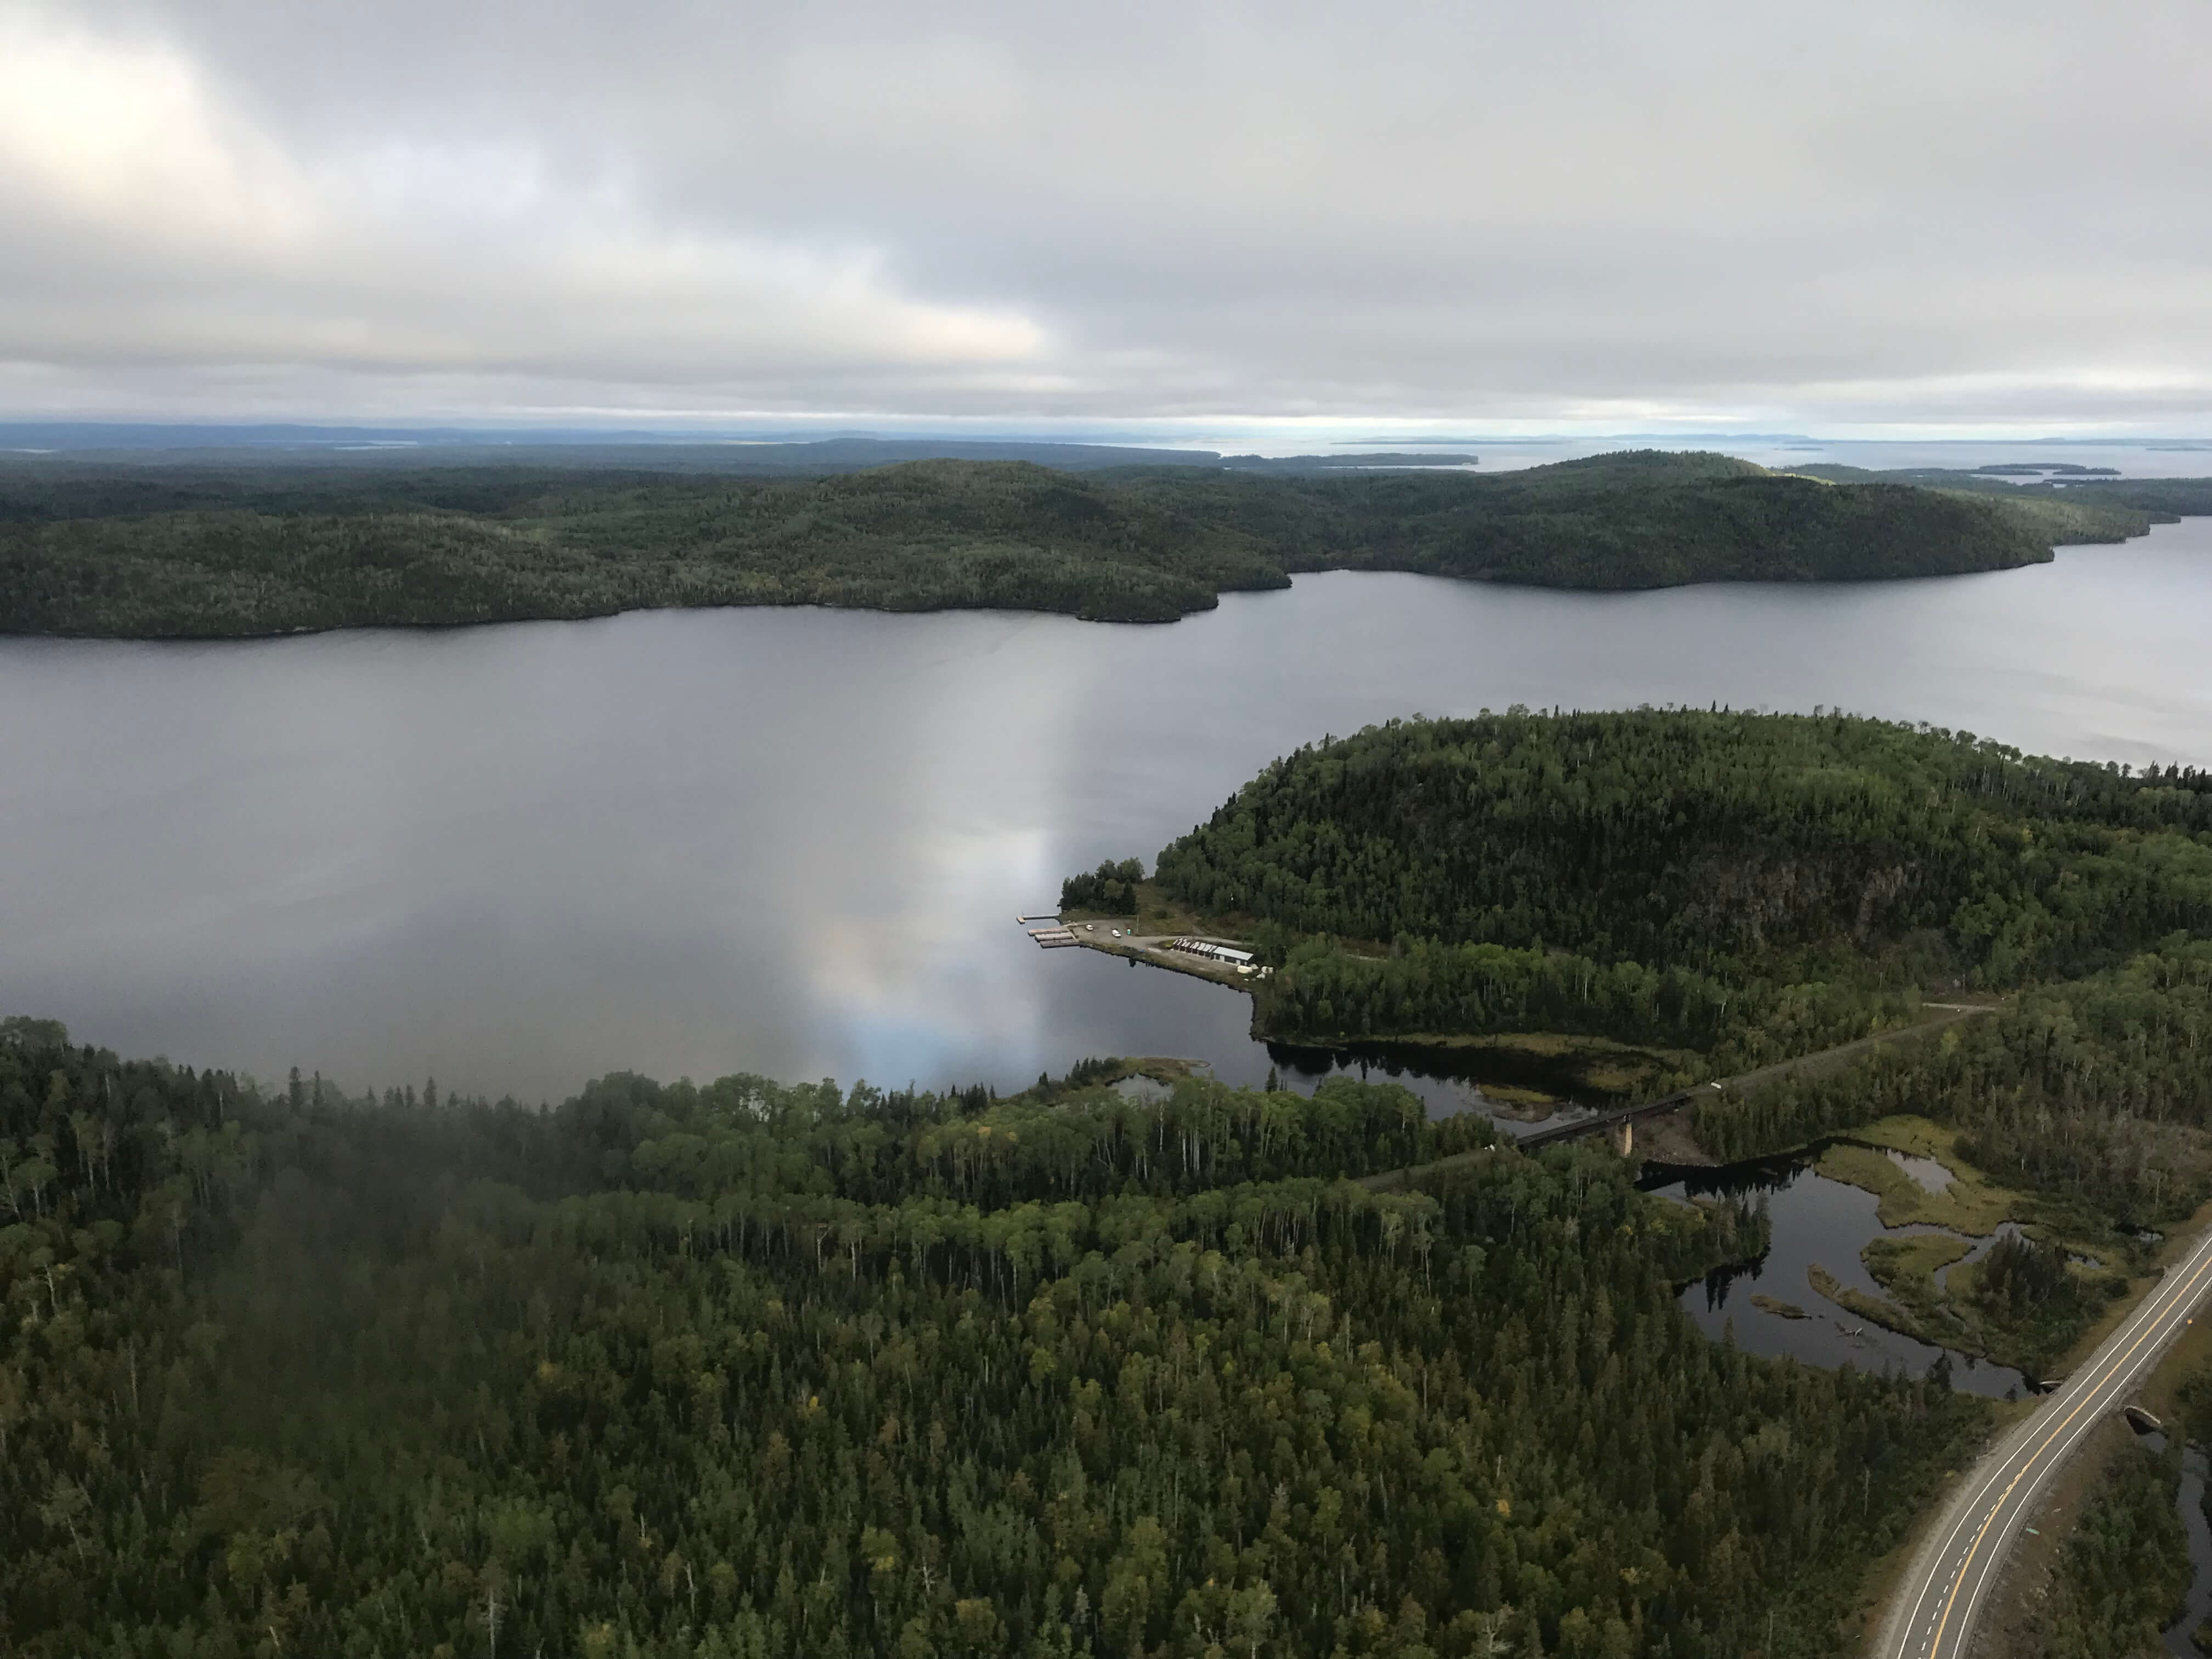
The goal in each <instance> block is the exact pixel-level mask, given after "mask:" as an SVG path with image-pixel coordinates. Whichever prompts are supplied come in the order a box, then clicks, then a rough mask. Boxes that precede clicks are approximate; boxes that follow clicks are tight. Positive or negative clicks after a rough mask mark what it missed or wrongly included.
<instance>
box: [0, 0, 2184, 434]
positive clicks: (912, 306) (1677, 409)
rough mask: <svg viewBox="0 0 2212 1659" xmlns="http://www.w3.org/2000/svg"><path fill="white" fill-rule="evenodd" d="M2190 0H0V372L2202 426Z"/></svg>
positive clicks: (862, 406) (766, 408) (92, 387)
mask: <svg viewBox="0 0 2212 1659" xmlns="http://www.w3.org/2000/svg"><path fill="white" fill-rule="evenodd" d="M2208 140H2212V13H2208V12H2207V11H2206V10H2205V9H2203V7H2202V6H2201V4H2197V3H2195V0H2186V3H2173V4H2158V3H2139V4H2136V5H2133V6H2130V7H2129V8H2127V9H2125V11H2124V13H2123V14H2121V15H2117V16H2114V15H2106V14H2099V13H2093V12H2088V11H2085V10H2083V9H2081V8H2080V7H2078V6H2063V7H2062V6H2060V5H2057V4H2043V3H2027V4H2021V5H2016V6H2014V7H2011V8H2008V9H2005V10H2004V11H2003V12H2002V13H1994V14H1993V13H1992V12H1991V11H1990V9H1988V8H1987V7H1986V6H1980V5H1976V6H1967V5H1963V4H1943V3H1932V0H1912V3H1892V0H1871V3H1867V4H1863V5H1860V6H1857V7H1855V8H1852V9H1850V10H1849V11H1847V12H1842V13H1838V12H1826V13H1822V14H1819V15H1815V14H1814V13H1812V12H1810V11H1808V10H1800V11H1797V12H1796V13H1790V12H1789V11H1788V10H1787V9H1777V8H1772V7H1767V6H1753V5H1750V4H1740V3H1733V0H1729V3H1713V0H1686V3H1684V4H1682V5H1678V6H1675V7H1671V8H1666V9H1658V8H1652V7H1650V6H1646V5H1636V4H1626V3H1621V4H1605V3H1589V0H1566V3H1560V4H1557V5H1552V6H1547V7H1541V8H1521V7H1515V8H1506V7H1492V8H1471V7H1467V6H1464V5H1436V6H1423V5H1412V6H1406V7H1400V8H1397V9H1394V10H1393V12H1392V13H1391V14H1390V15H1388V16H1383V17H1370V16H1364V15H1354V14H1352V13H1348V12H1346V11H1345V10H1344V9H1342V8H1328V9H1324V8H1321V7H1317V6H1311V7H1308V6H1297V5H1289V6H1285V5H1274V6H1269V7H1267V8H1260V7H1256V6H1250V7H1235V6H1223V7H1215V8H1211V9H1203V10H1200V11H1192V10H1190V9H1174V8H1169V7H1166V6H1154V7H1146V6H1138V7H1119V8H1106V9H1098V8H1093V9H1088V10H1082V9H1066V10H1063V11H1062V12H1060V13H1054V12H1052V11H1050V10H1049V9H1046V10H1043V11H1040V10H1039V9H1036V8H1017V7H1013V6H1011V5H1005V6H994V5H989V4H975V3H969V4H958V3H956V4H953V5H950V6H945V7H936V8H929V9H915V8H910V7H890V6H870V5H867V4H855V5H848V6H844V7H839V8H810V7H799V6H788V5H786V6H775V5H763V6H757V7H750V8H729V7H714V6H708V5H703V4H698V3H691V0H631V3H626V4H624V5H623V6H621V7H613V6H608V5H605V4H603V3H601V4H590V5H585V4H571V5H567V6H563V5H562V4H560V3H558V0H551V3H548V4H546V5H544V6H540V7H533V8H529V9H520V10H517V9H491V8H450V7H447V6H444V5H433V4H430V3H428V0H384V3H372V4H362V3H358V0H354V3H345V4H340V3H337V0H285V3H278V0H194V3H189V4H186V3H174V4H163V3H159V0H142V3H102V0H84V3H77V4H74V5H71V6H70V7H68V8H67V9H61V8H58V7H48V6H43V5H34V4H27V3H24V0H0V222H5V223H6V224H7V226H8V227H9V234H8V236H7V237H5V238H4V239H0V411H4V412H9V413H18V414H27V413H46V412H62V411H68V412H79V413H101V412H108V413H130V414H159V413H179V414H209V415H213V414H255V415H264V416H280V415H285V414H299V415H313V416H329V415H338V414H360V415H389V416H463V417H465V416H495V417H513V416H532V415H543V416H573V415H574V413H576V412H578V411H592V412H593V413H596V414H608V413H620V412H623V411H629V412H634V413H637V414H640V415H646V414H653V413H660V412H678V413H681V414H682V415H683V416H685V417H686V418H691V419H698V418H709V419H711V418H715V417H717V416H727V417H736V416H743V415H748V414H763V415H791V416H798V415H804V414H818V413H824V412H848V413H853V414H860V415H865V414H870V413H878V414H882V415H885V416H946V417H960V418H967V419H973V418H976V417H996V418H1001V419H1004V420H1006V421H1008V422H1020V421H1036V422H1055V421H1058V422H1101V421H1124V422H1127V421H1137V422H1141V421H1144V420H1148V419H1150V420H1162V421H1164V420H1170V419H1189V418H1209V419H1211V418H1243V417H1249V418H1254V419H1268V418H1280V417H1290V416H1343V417H1346V418H1353V419H1357V418H1363V417H1383V416H1406V417H1417V418H1423V419H1462V420H1471V421H1478V422H1529V423H1542V422H1563V421H1577V422H1606V421H1607V420H1616V421H1625V422H1668V421H1681V422H1691V423H1696V422H1707V421H1725V422H1750V423H1754V424H1759V425H1772V424H1777V423H1781V424H1790V425H1799V426H1818V427H1825V428H1844V427H1852V428H1864V429H1875V428H1882V427H1885V426H1913V427H1923V428H1940V427H1943V426H1947V425H1953V426H1958V427H1962V428H1981V429H1985V430H1987V429H1996V428H2028V429H2032V428H2045V427H2048V428H2061V427H2075V428H2107V429H2116V430H2124V429H2128V428H2135V429H2142V430H2163V431H2179V430H2194V429H2201V428H2203V426H2204V425H2205V424H2207V421H2208V416H2212V305H2208V301H2207V297H2206V296H2207V295H2212V283H2208V280H2207V279H2208V277H2212V215H2207V214H2205V213H2204V212H2203V209H2202V205H2201V195H2202V184H2201V176H2202V173H2203V167H2204V165H2205V162H2206V160H2207V156H2208V153H2212V144H2209V143H2208Z"/></svg>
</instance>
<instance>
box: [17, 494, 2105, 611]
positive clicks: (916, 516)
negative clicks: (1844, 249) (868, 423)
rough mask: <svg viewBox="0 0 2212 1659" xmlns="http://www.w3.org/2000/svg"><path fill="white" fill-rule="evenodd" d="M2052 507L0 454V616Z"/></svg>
mask: <svg viewBox="0 0 2212 1659" xmlns="http://www.w3.org/2000/svg"><path fill="white" fill-rule="evenodd" d="M2064 505H2065V507H2066V508H2067V510H2068V513H2069V514H2070V515H2071V516H2070V517H2069V518H2068V519H2067V520H2066V521H2065V522H2064V523H2058V522H2057V521H2055V520H2051V512H2052V511H2055V510H2056V509H2055V508H2053V509H2037V508H2035V507H2034V506H2033V503H2012V502H2008V501H2004V500H2001V499H1998V498H1996V497H1990V496H1984V495H1972V494H1963V495H1962V494H1960V493H1958V492H1955V491H1943V490H1934V489H1919V488H1916V487H1912V486H1910V485H1905V484H1899V483H1845V484H1837V483H1823V482H1818V481H1815V480H1814V479H1811V478H1807V477H1795V476H1789V475H1781V474H1774V473H1770V472H1767V471H1765V470H1764V469H1762V468H1759V467H1756V466H1753V465H1751V464H1750V463H1748V462H1742V461H1735V460H1730V459H1727V458H1725V457H1722V456H1717V455H1675V454H1662V453H1655V452H1640V453H1626V454H1620V455H1612V456H1599V457H1595V458H1591V459H1586V460H1576V461H1569V462H1563V463H1559V464H1558V465H1551V466H1544V467H1534V468H1529V469H1527V470H1525V471H1516V472H1505V473H1493V474H1474V473H1468V472H1464V471H1456V470H1443V471H1434V470H1415V471H1359V472H1357V473H1353V474H1350V475H1346V469H1343V468H1322V469H1320V470H1319V471H1314V470H1311V469H1308V470H1304V471H1298V472H1295V473H1282V474H1278V473H1275V472H1273V471H1267V470H1254V469H1252V468H1249V467H1244V466H1241V465H1238V466H1217V467H1196V466H1151V467H1144V466H1139V467H1125V468H1113V469H1104V470H1094V471H1082V472H1071V471H1059V470H1055V469H1053V468H1049V467H1045V466H1041V465H1035V464H1033V463H1031V462H1027V461H1011V460H1010V461H979V460H933V461H911V462H906V463H902V464H899V465H890V466H884V467H877V468H872V469H869V470H866V471H857V472H839V473H835V474H833V475H832V476H826V477H733V476H729V475H727V474H717V473H712V472H705V473H702V472H700V471H660V472H647V471H641V470H639V469H638V468H637V467H636V466H635V465H631V466H629V467H627V468H624V469H623V470H615V469H611V468H609V467H606V466H605V465H599V466H592V467H579V468H576V469H573V470H568V471H563V470H561V469H558V468H548V467H545V466H544V465H514V466H508V467H496V466H452V467H441V468H435V469H428V470H421V471H393V470H391V469H389V468H387V467H378V468H374V469H342V470H321V471H314V470H270V469H265V468H264V469H246V470H240V471H225V470H222V469H218V468H214V467H211V466H207V465H198V466H192V467H185V468H160V467H147V466H132V467H129V468H120V467H117V468H88V467H86V466H84V465H81V464H72V465H69V466H67V467H64V468H61V469H59V470H56V469H54V468H52V467H38V466H30V467H25V466H20V465H18V466H11V467H9V468H8V469H6V470H5V471H0V632H9V633H37V634H73V635H124V636H158V637H171V636H175V637H185V636H191V637H221V636H230V635H259V634H274V633H289V632H296V631H300V630H302V629H327V628H343V627H359V626H368V625H408V626H413V625H431V624H450V623H480V622H496V621H510V620H519V619H523V618H532V617H592V616H604V615H608V614H611V613H612V612H615V611H625V610H634V609H639V608H645V607H660V606H683V605H842V606H853V607H862V608H867V609H874V610H888V611H925V610H945V609H954V608H969V609H1016V610H1030V611H1060V612H1064V613H1066V614H1069V615H1073V616H1079V617H1089V618H1093V619H1097V620H1103V621H1118V622H1171V621H1174V620H1175V619H1176V617H1181V616H1183V615H1186V614H1188V613H1189V612H1191V611H1200V610H1205V609H1208V608H1210V607H1212V605H1215V604H1216V603H1217V602H1218V595H1219V594H1221V593H1222V592H1227V591H1234V590H1247V589H1258V588H1269V587H1282V586H1287V585H1288V584H1289V581H1290V579H1291V575H1292V574H1296V573H1297V572H1300V571H1309V570H1324V569H1373V570H1402V571H1413V572H1418V573H1421V574H1431V575H1440V576H1452V577H1460V578H1466V579H1470V580H1488V581H1510V582H1521V583H1534V584H1537V585H1540V586H1567V587H1587V588H1634V587H1655V586H1670V585H1673V584H1676V583H1681V582H1693V581H1716V580H1862V579H1871V578H1882V577H1897V576H1912V575H1928V574H1941V573H1949V572H1960V571H1970V570H1993V569H2003V568H2011V567H2014V566H2017V565H2021V564H2026V563H2032V562H2038V561H2041V560H2047V559H2048V558H2049V557H2050V556H2051V555H2050V547H2051V542H2052V541H2053V540H2054V539H2066V538H2083V537H2105V538H2111V537H2116V536H2118V535H2120V534H2124V533H2132V532H2134V531H2136V529H2139V528H2140V526H2136V524H2135V523H2134V517H2133V515H2130V514H2126V513H2122V514H2121V515H2120V517H2119V518H2117V519H2115V518H2114V517H2113V515H2112V513H2111V512H2106V513H2102V514H2100V513H2098V512H2097V511H2095V510H2093V509H2092V508H2091V507H2086V506H2081V505H2080V504H2078V503H2075V502H2073V501H2071V498H2069V501H2067V502H2066V503H2065V504H2064ZM2039 512H2040V513H2041V516H2039V515H2038V514H2039ZM2075 520H2081V522H2078V523H2077V522H2075ZM2090 520H2094V522H2090Z"/></svg>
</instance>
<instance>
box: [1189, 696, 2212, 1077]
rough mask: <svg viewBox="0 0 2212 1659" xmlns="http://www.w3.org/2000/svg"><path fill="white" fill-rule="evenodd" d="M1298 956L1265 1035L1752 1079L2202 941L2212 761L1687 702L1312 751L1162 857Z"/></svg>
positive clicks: (1450, 725)
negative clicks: (1936, 1011) (2031, 751)
mask: <svg viewBox="0 0 2212 1659" xmlns="http://www.w3.org/2000/svg"><path fill="white" fill-rule="evenodd" d="M1154 879H1155V880H1156V882H1157V884H1158V887H1159V889H1160V890H1162V891H1164V893H1166V894H1167V895H1170V896H1171V897H1172V898H1173V899H1174V900H1175V901H1176V902H1179V903H1181V904H1183V905H1186V906H1188V907H1189V908H1191V909H1193V910H1194V911H1195V912H1196V913H1198V914H1200V915H1204V916H1206V917H1210V918H1212V919H1214V920H1215V921H1217V923H1218V925H1219V926H1220V927H1222V928H1223V929H1225V930H1229V931H1232V932H1241V933H1244V934H1246V935H1247V936H1249V937H1251V938H1252V939H1255V941H1256V942H1257V943H1258V944H1259V945H1260V946H1261V949H1262V951H1263V953H1264V954H1265V955H1266V956H1267V958H1268V959H1269V960H1271V961H1273V962H1274V963H1277V964H1278V967H1277V972H1276V974H1275V975H1274V977H1273V981H1271V982H1270V983H1269V985H1268V986H1267V987H1265V988H1264V989H1263V990H1262V991H1261V993H1260V996H1259V1002H1258V1012H1257V1018H1258V1023H1259V1026H1260V1029H1261V1030H1262V1032H1263V1033H1264V1034H1265V1035H1267V1036H1280V1037H1285V1038H1299V1039H1306V1040H1321V1041H1328V1040H1332V1039H1345V1038H1369V1037H1383V1036H1408V1035H1422V1034H1428V1035H1437V1034H1449V1033H1485V1032H1496V1031H1514V1030H1547V1031H1555V1032H1566V1033H1579V1034H1584V1035H1590V1036H1607V1037H1613V1038H1617V1039H1620V1040H1621V1041H1624V1042H1639V1043H1648V1044H1652V1045H1656V1046H1658V1047H1662V1048H1680V1049H1686V1050H1694V1051H1697V1052H1699V1053H1700V1054H1704V1055H1705V1056H1707V1059H1708V1061H1709V1063H1710V1065H1711V1068H1712V1069H1714V1070H1716V1071H1720V1072H1733V1071H1740V1070H1743V1069H1746V1068H1747V1067H1748V1066H1753V1065H1755V1064H1758V1063H1760V1062H1763V1061H1765V1060H1779V1059H1786V1058H1789V1057H1790V1056H1792V1055H1795V1054H1802V1053H1805V1052H1808V1051H1809V1050H1811V1049H1814V1048H1820V1047H1823V1046H1826V1045H1827V1044H1829V1043H1832V1042H1838V1041H1842V1040H1844V1039H1845V1038H1847V1037H1850V1036H1857V1035H1860V1034H1863V1032H1865V1031H1867V1030H1870V1029H1873V1028H1875V1026H1877V1025H1879V1024H1881V1023H1883V1022H1885V1021H1889V1020H1894V1019H1898V1018H1904V1017H1905V1016H1906V1015H1908V1014H1909V1013H1910V1012H1911V1008H1912V1007H1913V1006H1914V1005H1915V1003H1916V1001H1917V997H1918V995H1919V994H1920V992H1921V991H1922V990H1923V988H1926V987H1937V986H1955V987H1978V988H2009V987H2017V986H2020V985H2022V984H2026V983H2031V982H2037V981H2049V980H2057V979H2061V978H2065V977H2069V976H2078V975H2084V974H2089V973H2094V972H2097V971H2099V970H2100V969H2106V968H2110V967H2112V966H2115V965H2117V964H2118V963H2121V962H2123V961H2124V960H2126V959H2127V958H2128V957H2130V956H2132V955H2133V954H2135V953H2136V952H2138V951H2143V950H2145V949H2148V948H2149V947H2151V946H2153V945H2156V944H2157V943H2158V942H2159V941H2160V940H2161V939H2166V938H2168V937H2169V936H2174V935H2184V936H2187V935H2195V936H2203V935H2205V934H2207V933H2212V775H2207V774H2205V773H2203V772H2198V771H2185V770H2181V769H2153V770H2151V771H2148V772H2145V773H2142V774H2136V773H2132V772H2130V771H2128V770H2125V769H2121V768H2118V767H2105V766H2097V765H2092V764H2088V763H2075V762H2064V761H2052V760H2044V759H2038V758H2034V757H2027V756H2023V755H2021V754H2020V753H2018V752H2017V751H2015V750H2011V749H2008V748H2006V747H2004V746H2003V745H2002V744H1996V743H1993V742H1990V741H1986V740H1983V739H1978V738H1975V737H1974V736H1973V735H1972V734H1971V733H1966V732H1947V731H1936V730H1929V729H1923V728H1915V727H1910V726H1900V725H1894V724H1890V723H1887V722H1883V721H1878V720H1863V719H1857V718H1852V717H1846V716H1844V715H1839V714H1815V715H1758V714H1734V713H1723V712H1709V711H1696V710H1640V711H1636V712H1632V713H1625V714H1567V715H1560V714H1530V713H1528V712H1527V711H1525V710H1521V709H1517V708H1516V709H1514V710H1511V711H1509V712H1508V713H1506V714H1483V715H1482V716H1480V718H1476V719H1471V720H1405V721H1393V722H1391V723H1390V724H1389V725H1387V726H1381V727H1377V728H1372V729H1370V730H1368V731H1365V732H1361V733H1359V734H1358V736H1356V737H1353V738H1346V739H1341V740H1338V739H1329V740H1325V741H1323V742H1322V743H1320V744H1315V745H1311V746H1309V747H1307V748H1304V749H1302V750H1298V751H1297V753H1295V754H1293V755H1291V756H1289V757H1285V758H1284V759H1282V760H1279V761H1277V762H1276V763H1273V765H1271V766H1270V767H1268V768H1267V770H1266V771H1265V772H1263V773H1262V774H1261V775H1260V776H1259V777H1258V778H1256V779H1255V780H1254V781H1252V782H1251V783H1249V784H1248V785H1246V786H1245V787H1244V788H1243V789H1242V790H1241V791H1239V792H1238V793H1237V795H1236V796H1235V797H1234V798H1232V799H1231V800H1230V801H1228V802H1227V803H1226V804H1225V805H1223V806H1222V807H1221V808H1220V809H1219V810H1218V811H1216V812H1215V813H1214V814H1213V816H1212V818H1211V819H1210V820H1209V821H1208V822H1207V823H1205V824H1202V825H1200V826H1198V827H1196V828H1194V829H1193V830H1192V831H1191V832H1190V834H1188V836H1183V837H1182V838H1181V839H1180V840H1178V841H1176V842H1174V843H1172V844H1171V845H1170V846H1169V847H1168V848H1166V849H1165V850H1164V851H1163V852H1162V853H1161V854H1160V855H1159V859H1158V871H1157V873H1156V876H1155V878H1154Z"/></svg>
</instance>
